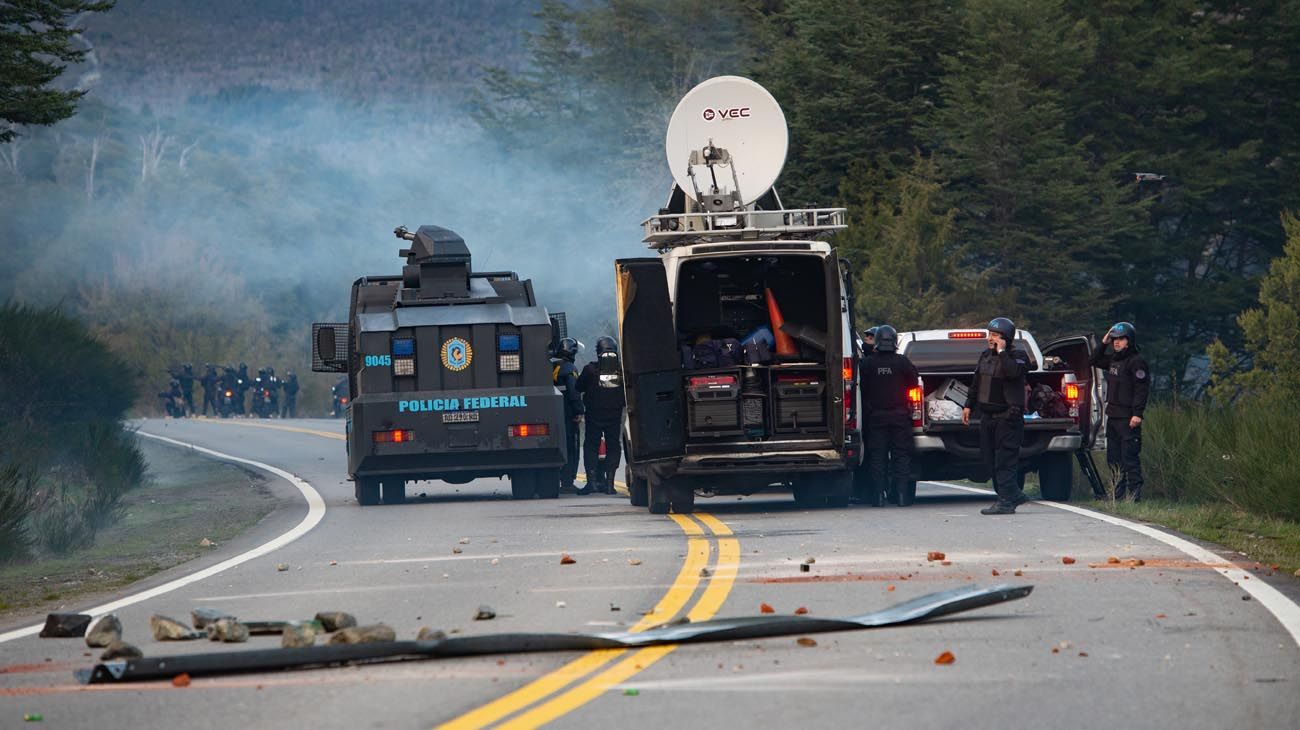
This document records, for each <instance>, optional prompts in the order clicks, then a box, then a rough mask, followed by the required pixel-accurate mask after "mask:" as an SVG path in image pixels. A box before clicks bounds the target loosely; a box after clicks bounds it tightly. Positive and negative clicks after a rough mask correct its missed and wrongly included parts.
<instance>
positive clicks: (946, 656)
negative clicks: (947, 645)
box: [934, 651, 957, 664]
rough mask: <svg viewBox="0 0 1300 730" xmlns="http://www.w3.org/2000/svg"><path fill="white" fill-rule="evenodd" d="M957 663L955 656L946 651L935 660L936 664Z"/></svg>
mask: <svg viewBox="0 0 1300 730" xmlns="http://www.w3.org/2000/svg"><path fill="white" fill-rule="evenodd" d="M955 661H957V657H955V656H953V655H952V652H950V651H945V652H944V653H942V654H940V655H939V656H937V657H935V658H934V663H935V664H952V663H953V662H955Z"/></svg>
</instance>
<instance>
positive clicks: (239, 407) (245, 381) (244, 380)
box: [235, 362, 253, 416]
mask: <svg viewBox="0 0 1300 730" xmlns="http://www.w3.org/2000/svg"><path fill="white" fill-rule="evenodd" d="M252 384H253V381H252V379H251V378H249V377H248V365H246V364H244V363H242V362H241V363H239V375H238V380H237V382H236V385H235V413H238V414H239V415H241V416H242V415H244V402H245V401H244V395H245V394H246V393H247V392H248V389H249V387H250V386H252Z"/></svg>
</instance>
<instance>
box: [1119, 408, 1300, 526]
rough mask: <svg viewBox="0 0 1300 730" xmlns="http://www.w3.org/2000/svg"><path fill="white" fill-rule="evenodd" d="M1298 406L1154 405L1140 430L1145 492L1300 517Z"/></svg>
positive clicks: (1294, 518)
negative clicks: (1224, 503)
mask: <svg viewBox="0 0 1300 730" xmlns="http://www.w3.org/2000/svg"><path fill="white" fill-rule="evenodd" d="M1297 406H1300V404H1296V403H1288V402H1279V401H1276V400H1272V401H1262V400H1253V399H1252V400H1243V401H1238V402H1237V403H1234V404H1232V405H1229V406H1221V407H1215V406H1207V405H1203V404H1199V403H1192V404H1182V405H1179V406H1163V405H1162V406H1157V407H1153V408H1151V409H1149V410H1148V411H1147V418H1146V421H1145V423H1144V426H1143V429H1142V430H1143V432H1144V433H1143V438H1144V442H1143V466H1144V467H1145V469H1146V484H1147V486H1146V491H1147V494H1150V495H1151V496H1164V497H1168V498H1170V499H1176V500H1183V501H1194V502H1226V503H1228V504H1231V505H1233V506H1236V507H1238V508H1241V509H1245V510H1249V511H1251V512H1255V513H1257V514H1263V515H1269V516H1273V517H1280V518H1284V519H1289V520H1300V482H1297V480H1296V476H1297V475H1300V429H1297V428H1296V410H1295V409H1296V407H1297Z"/></svg>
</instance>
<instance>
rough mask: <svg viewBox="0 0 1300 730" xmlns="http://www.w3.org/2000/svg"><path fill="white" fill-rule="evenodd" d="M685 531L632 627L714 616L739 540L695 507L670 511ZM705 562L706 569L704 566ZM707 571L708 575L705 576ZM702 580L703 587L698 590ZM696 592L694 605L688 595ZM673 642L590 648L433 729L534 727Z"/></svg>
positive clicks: (731, 576)
mask: <svg viewBox="0 0 1300 730" xmlns="http://www.w3.org/2000/svg"><path fill="white" fill-rule="evenodd" d="M669 516H670V517H671V518H672V519H673V521H674V522H676V523H677V526H678V527H680V528H681V529H682V531H683V532H684V533H686V536H687V540H686V560H685V562H684V563H682V569H681V570H680V571H679V572H678V573H677V578H676V580H674V581H673V584H672V586H671V587H670V588H669V589H668V592H667V593H665V594H664V596H663V598H661V599H660V600H659V603H658V604H657V605H656V606H655V607H654V610H653V611H652V612H650V613H649V614H646V616H645V617H644V618H642V619H641V620H640V621H639V622H637V624H636V625H635V626H633V627H632V628H631V629H630V630H631V631H645V630H646V629H649V628H653V627H655V626H658V625H660V624H664V623H667V622H669V621H672V620H673V619H675V618H677V617H678V616H679V615H680V614H682V612H683V611H685V616H686V618H688V619H690V620H691V621H705V620H707V619H710V618H713V616H714V614H716V613H717V612H718V611H719V610H720V609H721V608H722V604H723V602H724V601H726V600H727V596H728V594H730V593H731V587H732V585H733V584H734V583H735V581H736V571H737V569H738V568H739V567H740V542H739V541H738V540H736V538H735V537H733V536H732V532H731V528H729V527H727V526H726V525H725V524H724V523H723V522H722V520H719V519H718V518H716V517H714V516H712V515H709V514H705V513H696V514H695V515H694V519H692V518H691V517H690V516H686V515H669ZM710 563H711V564H712V565H713V568H712V570H711V571H708V572H706V571H704V570H703V569H704V568H707V567H708V566H709V565H710ZM706 577H707V579H708V580H707V581H705V580H704V579H705V578H706ZM701 583H704V589H703V591H699V587H700V584H701ZM697 592H698V593H699V598H698V599H696V600H695V603H694V604H693V605H690V608H689V609H688V608H687V606H688V604H690V603H691V599H692V598H694V597H695V595H696V593H697ZM676 648H677V647H676V646H675V645H667V646H650V647H646V648H644V649H636V650H632V649H599V650H596V651H592V652H589V653H587V654H585V655H583V656H581V657H579V658H577V659H574V660H573V661H571V662H569V663H568V664H565V665H564V666H562V667H560V668H559V669H556V670H555V671H553V672H551V673H550V674H547V675H544V676H542V677H539V678H537V679H535V680H533V681H532V682H529V683H528V684H526V685H524V686H523V687H520V688H519V689H517V690H515V691H514V692H511V693H510V694H508V695H505V696H504V697H500V698H498V699H496V700H493V701H491V702H489V703H487V704H486V705H483V706H481V707H478V708H476V709H474V710H470V711H469V712H467V713H465V714H463V715H461V716H460V717H457V718H455V719H453V720H450V721H448V722H445V723H443V724H441V725H439V726H438V727H437V729H436V730H470V729H471V728H486V727H489V726H493V725H494V723H500V724H496V725H495V727H497V728H503V729H504V728H510V729H511V730H517V729H520V728H535V727H540V726H542V725H545V724H546V723H548V722H551V721H552V720H555V719H557V718H559V717H562V716H564V715H566V714H568V713H570V712H573V711H574V710H576V709H578V708H579V707H582V706H583V705H585V704H587V703H588V702H591V701H592V700H594V699H596V698H597V697H599V696H600V695H601V694H602V693H604V692H605V691H607V690H609V689H610V688H612V687H615V686H617V685H618V684H620V683H622V682H625V681H627V680H628V679H630V678H631V677H632V676H633V675H635V674H636V673H638V672H640V671H642V670H644V669H646V668H648V667H649V666H650V665H652V664H654V663H655V662H657V661H659V660H660V659H662V658H664V657H665V656H667V655H668V654H670V653H671V652H672V651H673V650H674V649H676Z"/></svg>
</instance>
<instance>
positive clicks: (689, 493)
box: [668, 479, 695, 515]
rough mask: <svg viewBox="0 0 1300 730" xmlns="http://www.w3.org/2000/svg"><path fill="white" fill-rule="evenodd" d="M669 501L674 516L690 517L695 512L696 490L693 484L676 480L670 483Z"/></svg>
mask: <svg viewBox="0 0 1300 730" xmlns="http://www.w3.org/2000/svg"><path fill="white" fill-rule="evenodd" d="M668 495H669V499H671V500H672V501H671V504H670V506H671V507H672V508H673V513H674V514H679V515H689V514H690V513H692V512H694V511H695V490H694V489H693V488H692V487H691V483H690V482H688V481H685V480H683V479H674V480H672V481H671V482H669V491H668Z"/></svg>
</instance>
